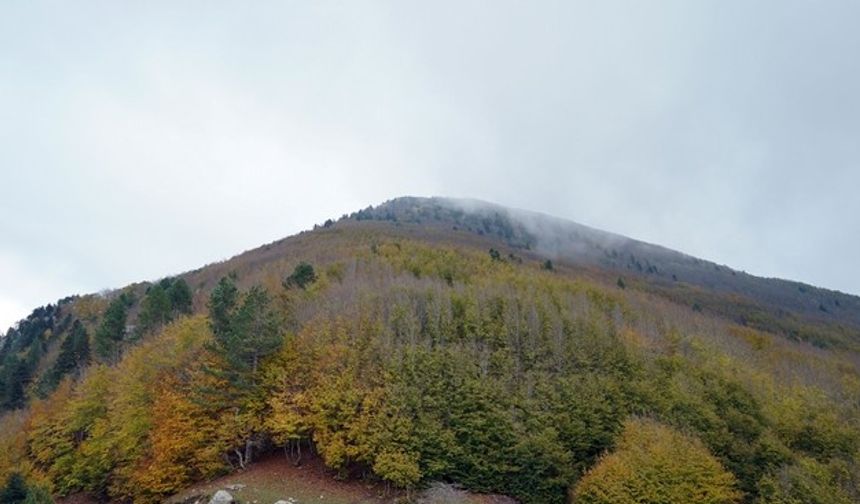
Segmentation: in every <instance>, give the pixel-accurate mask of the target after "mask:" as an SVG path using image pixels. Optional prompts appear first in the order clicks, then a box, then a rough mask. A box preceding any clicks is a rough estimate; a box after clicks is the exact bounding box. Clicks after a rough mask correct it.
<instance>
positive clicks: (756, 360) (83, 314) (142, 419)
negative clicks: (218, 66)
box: [0, 197, 860, 503]
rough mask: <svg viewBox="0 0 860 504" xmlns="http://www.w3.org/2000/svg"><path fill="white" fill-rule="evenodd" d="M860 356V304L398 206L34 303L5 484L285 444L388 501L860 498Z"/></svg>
mask: <svg viewBox="0 0 860 504" xmlns="http://www.w3.org/2000/svg"><path fill="white" fill-rule="evenodd" d="M858 351H860V298H858V297H856V296H851V295H848V294H844V293H840V292H835V291H830V290H827V289H822V288H817V287H813V286H809V285H806V284H801V283H797V282H792V281H787V280H780V279H769V278H759V277H755V276H753V275H749V274H747V273H744V272H741V271H736V270H733V269H731V268H730V267H728V266H724V265H718V264H715V263H713V262H709V261H706V260H703V259H698V258H694V257H691V256H688V255H686V254H683V253H680V252H676V251H673V250H669V249H666V248H663V247H660V246H658V245H652V244H648V243H644V242H640V241H637V240H633V239H630V238H626V237H623V236H620V235H615V234H612V233H607V232H604V231H600V230H597V229H593V228H590V227H587V226H583V225H580V224H577V223H574V222H570V221H567V220H563V219H558V218H554V217H551V216H547V215H542V214H538V213H534V212H528V211H524V210H515V209H509V208H505V207H501V206H498V205H493V204H490V203H485V202H480V201H475V200H455V199H447V198H413V197H405V198H397V199H394V200H391V201H388V202H385V203H383V204H381V205H379V206H376V207H368V208H365V209H363V210H359V211H357V212H355V213H353V214H351V215H345V216H343V217H341V218H340V219H337V220H329V221H326V222H325V223H323V224H321V225H319V226H316V227H315V228H314V229H313V230H310V231H305V232H302V233H299V234H297V235H295V236H291V237H288V238H285V239H283V240H279V241H276V242H273V243H270V244H267V245H264V246H262V247H260V248H257V249H254V250H250V251H247V252H244V253H242V254H239V255H237V256H235V257H233V258H231V259H229V260H227V261H224V262H220V263H215V264H210V265H207V266H205V267H202V268H200V269H197V270H194V271H190V272H187V273H184V274H181V275H177V276H175V277H168V278H164V279H160V280H158V281H154V282H140V283H137V284H133V285H129V286H126V287H123V288H120V289H117V290H115V291H111V292H108V293H102V294H90V295H75V296H70V297H67V298H65V299H63V300H60V301H59V302H58V303H56V304H51V305H48V306H45V307H40V308H38V309H36V310H34V312H33V313H32V314H31V315H30V316H29V317H28V318H27V319H25V320H23V321H21V322H19V323H18V324H17V325H16V327H14V328H12V329H10V330H9V331H8V332H7V334H6V336H5V337H4V338H3V339H2V340H0V363H2V367H0V406H2V408H3V409H4V410H5V413H4V414H3V416H2V418H0V451H2V452H3V453H5V454H8V456H7V457H6V459H5V460H0V477H3V478H4V479H5V478H9V480H8V483H7V487H8V486H9V485H12V483H13V481H12V479H13V477H15V478H18V477H20V478H21V480H20V481H22V482H23V483H20V484H23V485H25V486H26V487H27V489H28V490H27V491H28V492H29V493H30V495H31V500H32V499H37V497H38V498H41V499H48V497H47V496H48V495H53V496H55V497H62V496H67V495H72V494H81V493H84V494H88V495H90V496H91V497H95V498H97V499H100V500H105V501H107V500H116V501H128V500H133V501H135V502H155V501H160V500H163V499H164V498H166V497H167V496H169V495H171V494H173V493H176V492H180V491H183V489H185V488H186V487H189V486H190V485H192V484H194V483H195V482H199V481H205V480H209V479H211V478H213V477H216V476H218V475H223V474H225V473H227V474H229V473H230V472H231V471H243V470H250V468H252V467H255V466H254V463H255V461H256V460H258V459H259V458H260V457H261V456H262V457H271V456H273V455H272V454H273V453H285V454H287V455H288V458H289V459H291V460H292V461H294V462H296V463H298V462H300V461H305V462H308V461H311V462H308V463H309V464H311V466H313V467H316V466H317V465H318V466H319V467H325V468H326V469H325V471H329V474H331V475H337V476H338V477H340V478H347V479H365V480H367V481H375V482H377V483H378V484H380V485H381V486H378V487H377V488H380V489H383V490H380V491H381V492H383V493H385V492H389V491H390V492H393V493H391V494H390V496H389V497H390V498H395V497H396V498H409V497H410V496H412V497H414V496H415V495H417V494H415V493H414V492H413V491H412V489H421V488H424V487H426V486H427V485H429V484H430V483H431V482H446V483H453V484H457V485H460V486H462V487H464V488H465V489H468V490H471V491H474V492H483V493H495V494H506V495H510V496H511V497H513V498H516V499H518V500H520V501H523V502H534V503H539V502H566V501H573V502H642V500H641V496H643V495H644V496H646V497H645V501H649V500H648V499H653V500H654V501H660V502H837V503H838V502H857V501H858V500H860V483H858V482H860V464H858V450H860V415H858V411H860V369H858V366H860V359H858ZM314 464H316V465H314ZM646 474H647V475H651V476H648V477H644V476H642V475H646ZM637 475H638V476H637ZM15 484H19V483H15ZM432 488H436V487H432ZM395 489H402V490H395ZM691 489H692V490H691ZM693 490H695V491H693ZM690 492H692V493H690ZM634 495H639V496H640V500H635V498H634ZM385 497H386V496H385V495H383V496H381V497H380V498H385ZM422 498H424V497H422ZM37 500H38V499H37ZM425 500H426V499H425Z"/></svg>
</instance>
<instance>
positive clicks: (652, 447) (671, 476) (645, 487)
mask: <svg viewBox="0 0 860 504" xmlns="http://www.w3.org/2000/svg"><path fill="white" fill-rule="evenodd" d="M571 497H572V501H573V502H574V503H576V504H628V503H629V504H634V503H635V504H647V503H655V504H656V503H666V504H668V503H679V504H680V503H686V504H731V503H735V502H738V501H739V500H740V498H741V494H740V492H738V491H737V490H736V488H735V478H734V476H733V475H732V474H731V473H729V472H728V471H726V470H725V469H724V468H723V466H722V464H720V462H719V461H718V460H717V459H716V458H715V457H714V456H713V455H711V454H710V453H709V452H708V450H707V448H705V446H704V445H703V444H702V443H701V442H700V441H699V440H698V439H696V438H694V437H691V436H687V435H685V434H682V433H680V432H677V431H675V430H673V429H672V428H670V427H667V426H665V425H662V424H659V423H657V422H655V421H652V420H645V419H632V420H628V421H627V422H626V423H625V426H624V431H623V433H622V434H621V437H620V439H619V441H618V445H617V446H616V448H615V450H614V451H613V452H611V453H608V454H606V455H604V456H603V458H601V459H600V461H599V462H598V463H597V465H596V466H595V467H594V468H592V469H591V470H590V471H589V472H588V473H586V475H585V476H584V477H583V478H582V479H581V480H580V481H579V483H578V484H577V485H576V487H575V488H574V489H573V491H572V496H571Z"/></svg>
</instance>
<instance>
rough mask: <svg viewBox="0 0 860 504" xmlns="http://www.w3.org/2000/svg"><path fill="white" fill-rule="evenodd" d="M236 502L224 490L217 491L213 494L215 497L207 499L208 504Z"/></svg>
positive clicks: (231, 503)
mask: <svg viewBox="0 0 860 504" xmlns="http://www.w3.org/2000/svg"><path fill="white" fill-rule="evenodd" d="M234 502H236V501H235V500H233V496H232V495H230V492H227V491H225V490H218V491H217V492H215V495H213V496H212V498H211V499H209V504H233V503H234Z"/></svg>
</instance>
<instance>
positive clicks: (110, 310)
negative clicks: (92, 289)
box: [93, 293, 130, 362]
mask: <svg viewBox="0 0 860 504" xmlns="http://www.w3.org/2000/svg"><path fill="white" fill-rule="evenodd" d="M129 304H130V299H129V298H128V296H127V295H126V294H124V293H123V294H121V295H120V296H118V297H117V298H116V299H114V300H113V301H111V302H110V304H109V305H108V307H107V310H105V314H104V318H102V322H101V324H100V325H99V327H98V329H97V330H96V333H95V337H94V340H93V343H94V347H95V351H96V355H98V357H99V358H100V359H101V360H103V361H106V362H116V360H117V359H118V358H119V351H120V343H121V342H122V340H123V338H124V337H125V324H126V319H127V318H128V305H129Z"/></svg>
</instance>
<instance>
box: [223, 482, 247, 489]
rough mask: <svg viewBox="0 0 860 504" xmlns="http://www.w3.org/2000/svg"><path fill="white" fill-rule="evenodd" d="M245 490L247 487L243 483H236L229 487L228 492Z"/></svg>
mask: <svg viewBox="0 0 860 504" xmlns="http://www.w3.org/2000/svg"><path fill="white" fill-rule="evenodd" d="M243 488H245V485H243V484H241V483H236V484H234V485H227V490H241V489H243Z"/></svg>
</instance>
